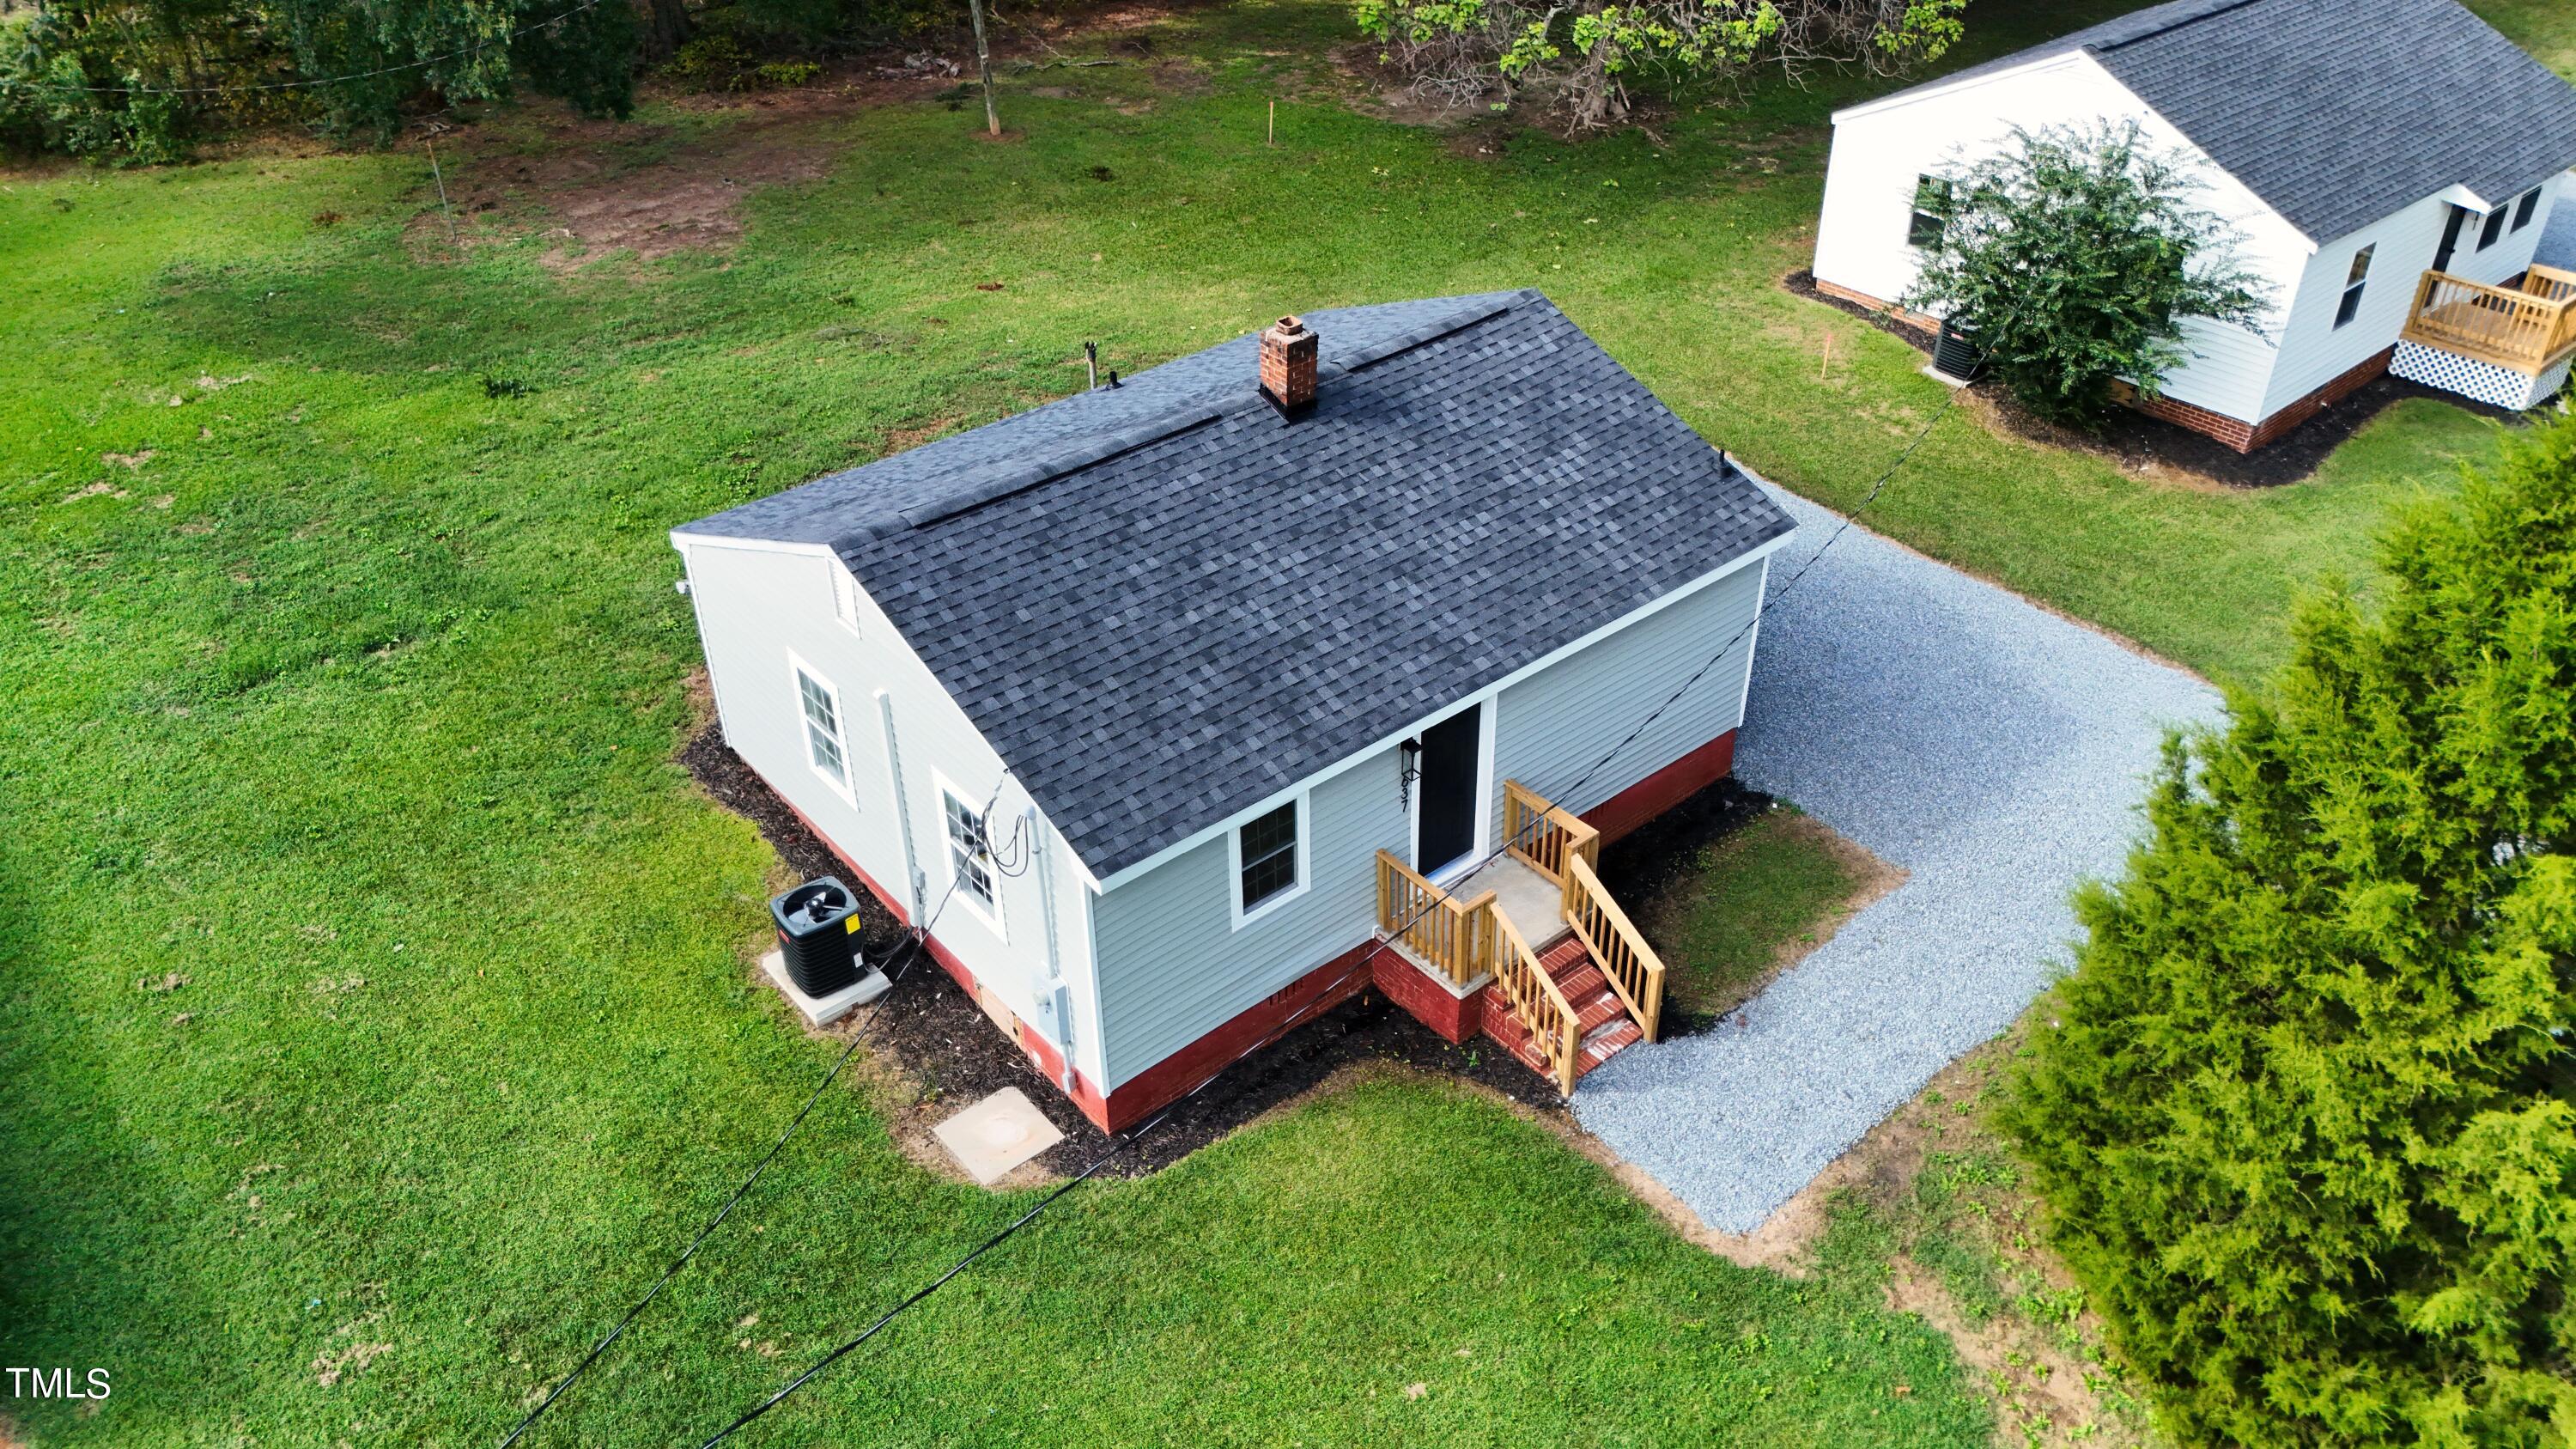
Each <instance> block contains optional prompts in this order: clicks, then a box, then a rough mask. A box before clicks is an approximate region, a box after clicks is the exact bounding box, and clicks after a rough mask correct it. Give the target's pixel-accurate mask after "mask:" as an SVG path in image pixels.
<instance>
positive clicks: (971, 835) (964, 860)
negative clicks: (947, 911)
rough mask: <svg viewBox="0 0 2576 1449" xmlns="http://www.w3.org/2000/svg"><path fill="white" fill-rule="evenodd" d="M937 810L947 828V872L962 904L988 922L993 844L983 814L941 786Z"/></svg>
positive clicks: (991, 903) (991, 912)
mask: <svg viewBox="0 0 2576 1449" xmlns="http://www.w3.org/2000/svg"><path fill="white" fill-rule="evenodd" d="M939 810H940V814H941V815H942V816H943V817H944V818H945V819H946V821H947V826H948V872H949V876H950V878H951V879H953V880H954V881H956V883H957V894H958V895H959V896H960V897H962V898H963V899H964V900H965V902H966V904H967V905H968V906H970V907H971V908H973V909H974V910H975V911H976V912H978V913H979V914H981V915H982V916H983V917H984V918H985V919H986V920H988V921H989V920H992V919H993V917H994V912H995V910H996V909H997V907H996V906H995V904H994V897H993V843H992V841H991V840H990V839H989V838H988V837H987V836H986V835H985V833H984V816H983V812H981V811H979V810H977V809H976V808H975V807H974V806H973V805H971V804H968V803H967V802H966V800H965V798H964V797H962V796H960V795H959V794H958V793H957V792H956V791H954V790H952V789H950V788H948V787H947V786H946V785H945V784H943V785H941V786H940V787H939Z"/></svg>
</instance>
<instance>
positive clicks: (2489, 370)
mask: <svg viewBox="0 0 2576 1449" xmlns="http://www.w3.org/2000/svg"><path fill="white" fill-rule="evenodd" d="M2568 361H2569V359H2567V358H2564V357H2562V358H2560V359H2558V360H2557V361H2556V362H2554V363H2552V364H2550V365H2549V367H2548V368H2547V369H2546V370H2545V371H2543V372H2542V373H2541V374H2540V375H2539V376H2538V377H2534V376H2532V375H2531V374H2529V373H2527V372H2516V371H2514V370H2513V369H2512V368H2510V367H2498V366H2496V365H2495V364H2494V363H2492V362H2480V361H2478V360H2477V359H2476V358H2473V357H2462V356H2461V355H2460V354H2458V353H2456V352H2445V351H2443V350H2442V349H2441V348H2438V347H2427V346H2425V345H2424V344H2423V343H2421V342H2400V343H2398V344H2397V355H2396V356H2395V357H2392V358H2390V359H2389V360H2388V370H2389V371H2390V372H2393V373H2395V374H2397V375H2398V376H2399V377H2402V378H2405V379H2406V380H2407V381H2409V382H2420V383H2422V384H2424V385H2425V386H2426V387H2438V388H2440V389H2441V390H2442V391H2444V392H2455V393H2458V394H2459V395H2460V396H2462V397H2465V398H2474V399H2476V400H2477V401H2479V402H2482V403H2486V404H2489V405H2490V406H2493V407H2500V408H2511V409H2513V410H2514V411H2515V412H2520V411H2522V410H2523V409H2524V408H2529V407H2538V406H2539V405H2540V404H2541V403H2542V402H2544V401H2546V400H2547V399H2548V398H2549V397H2550V396H2551V395H2553V394H2555V393H2556V392H2557V391H2558V389H2560V388H2562V387H2564V386H2566V385H2567V363H2568Z"/></svg>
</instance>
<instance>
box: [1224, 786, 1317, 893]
mask: <svg viewBox="0 0 2576 1449" xmlns="http://www.w3.org/2000/svg"><path fill="white" fill-rule="evenodd" d="M1297 847H1298V839H1297V802H1296V801H1294V800H1291V801H1289V802H1288V803H1287V804H1285V805H1282V806H1280V807H1279V808H1278V809H1276V810H1272V811H1268V812H1266V813H1264V814H1260V815H1256V816H1254V817H1253V818H1252V819H1250V820H1247V821H1245V822H1244V823H1243V824H1242V826H1240V827H1239V828H1237V830H1236V831H1235V892H1236V894H1235V903H1236V904H1235V912H1236V914H1237V916H1238V917H1241V916H1249V915H1250V914H1252V913H1253V912H1255V911H1257V910H1259V909H1261V908H1262V907H1263V906H1266V905H1271V904H1274V903H1276V902H1278V901H1282V900H1285V899H1287V898H1288V897H1289V896H1291V895H1293V894H1295V893H1296V890H1297V888H1298V885H1299V884H1300V882H1301V879H1302V875H1303V873H1302V872H1301V871H1299V870H1298V868H1297V865H1298V854H1299V852H1298V849H1297Z"/></svg>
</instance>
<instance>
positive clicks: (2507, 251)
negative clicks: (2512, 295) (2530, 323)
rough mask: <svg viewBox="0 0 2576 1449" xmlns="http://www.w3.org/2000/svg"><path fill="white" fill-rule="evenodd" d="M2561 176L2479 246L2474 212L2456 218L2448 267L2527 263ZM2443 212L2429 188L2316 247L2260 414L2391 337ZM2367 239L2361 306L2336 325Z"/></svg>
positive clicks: (2481, 270)
mask: <svg viewBox="0 0 2576 1449" xmlns="http://www.w3.org/2000/svg"><path fill="white" fill-rule="evenodd" d="M2565 184H2566V179H2565V178H2564V177H2558V178H2554V179H2553V180H2552V181H2551V182H2550V184H2549V186H2548V188H2547V189H2546V190H2545V191H2544V192H2543V193H2542V195H2541V200H2540V209H2539V210H2538V211H2536V212H2534V213H2533V214H2532V219H2531V224H2530V225H2528V226H2526V227H2524V228H2523V229H2522V230H2520V231H2514V230H2511V227H2512V225H2513V223H2512V222H2511V221H2510V220H2508V221H2507V222H2506V223H2505V225H2506V227H2507V230H2506V232H2505V234H2504V235H2503V236H2501V237H2499V238H2497V239H2496V244H2495V245H2494V246H2492V247H2489V248H2488V249H2487V250H2485V251H2483V252H2482V251H2479V250H2478V249H2477V247H2478V228H2479V225H2480V222H2481V218H2479V217H2477V216H2474V215H2473V216H2471V217H2470V218H2469V219H2468V221H2467V222H2465V223H2464V224H2462V226H2461V228H2460V243H2459V246H2458V248H2457V249H2456V250H2454V251H2453V252H2452V254H2451V267H2450V270H2451V274H2452V275H2454V276H2460V277H2467V278H2468V279H2470V280H2471V281H2477V282H2502V281H2504V280H2506V279H2507V278H2510V277H2513V276H2516V275H2519V274H2520V273H2521V272H2522V271H2523V270H2524V269H2525V268H2527V267H2529V266H2530V265H2531V261H2532V255H2533V252H2534V249H2535V248H2537V247H2538V245H2539V243H2540V237H2541V233H2542V232H2543V231H2545V230H2546V229H2547V227H2548V220H2549V213H2550V206H2551V198H2552V196H2553V195H2554V194H2555V193H2556V192H2557V191H2558V190H2559V189H2560V188H2562V187H2563V186H2564V185H2565ZM2520 200H2521V197H2520V196H2519V195H2517V196H2514V197H2511V198H2508V199H2507V200H2506V201H2505V203H2504V205H2505V206H2507V207H2512V206H2513V205H2515V204H2516V203H2518V202H2519V201H2520ZM2450 214H2451V207H2450V204H2449V203H2448V202H2445V201H2442V200H2440V199H2439V198H2436V197H2429V196H2428V197H2426V198H2425V199H2423V200H2422V201H2419V202H2417V203H2415V204H2414V205H2413V206H2410V207H2408V208H2406V209H2405V210H2404V211H2401V212H2399V213H2397V214H2396V215H2395V216H2392V217H2389V218H2388V219H2387V220H2385V221H2381V222H2378V223H2376V224H2374V225H2371V226H2366V227H2364V228H2362V229H2361V230H2359V231H2357V232H2354V233H2353V234H2352V235H2350V236H2347V237H2341V238H2338V239H2336V240H2335V241H2333V242H2331V243H2329V244H2328V245H2326V246H2324V247H2322V248H2320V249H2319V250H2318V252H2317V254H2316V256H2315V258H2314V259H2312V260H2311V261H2310V262H2309V264H2308V268H2307V272H2306V275H2305V279H2304V280H2303V281H2302V282H2301V283H2300V285H2299V294H2298V305H2297V307H2296V308H2295V309H2293V310H2292V312H2291V314H2290V319H2289V324H2288V325H2287V326H2286V327H2285V328H2284V329H2283V330H2282V334H2281V361H2280V365H2279V366H2277V367H2275V368H2274V369H2273V371H2272V385H2271V388H2270V390H2269V391H2268V392H2267V393H2266V394H2265V396H2264V399H2263V411H2264V412H2265V413H2266V414H2269V413H2272V412H2276V411H2278V410H2279V409H2281V408H2284V407H2287V406H2289V405H2290V404H2291V403H2294V402H2296V401H2298V400H2299V399H2300V398H2302V397H2305V396H2306V395H2307V394H2309V393H2311V392H2313V391H2315V390H2316V389H2318V388H2320V387H2323V386H2324V385H2325V384H2326V383H2328V382H2331V381H2332V380H2334V378H2335V377H2336V376H2337V375H2339V374H2341V373H2343V372H2345V371H2347V370H2349V369H2351V368H2353V367H2356V366H2358V365H2360V363H2361V362H2362V360H2363V359H2364V358H2367V357H2369V356H2370V355H2371V354H2372V353H2374V352H2377V351H2379V350H2380V349H2382V348H2384V347H2387V346H2388V345H2389V344H2391V343H2393V342H2395V341H2396V340H2397V334H2398V332H2399V330H2400V329H2402V328H2403V327H2404V326H2405V325H2406V314H2407V312H2408V310H2409V309H2410V308H2412V307H2413V305H2414V302H2415V288H2416V284H2417V283H2418V282H2420V281H2421V280H2422V279H2423V275H2424V273H2425V272H2426V271H2427V270H2428V269H2430V268H2431V267H2432V265H2433V258H2434V256H2435V254H2436V253H2438V252H2439V251H2440V250H2441V248H2442V230H2443V228H2444V227H2445V226H2447V225H2448V224H2449V221H2450ZM2372 245H2376V246H2377V247H2378V250H2377V251H2375V252H2373V253H2371V258H2370V284H2369V286H2368V287H2367V288H2366V289H2364V291H2363V292H2362V294H2361V310H2360V311H2359V312H2358V313H2356V314H2354V316H2353V319H2352V320H2351V321H2350V322H2347V323H2345V324H2344V325H2343V326H2341V327H2337V326H2335V325H2334V319H2335V312H2336V309H2338V308H2339V307H2341V306H2342V305H2343V284H2344V278H2345V277H2347V276H2349V275H2351V272H2352V258H2353V254H2354V253H2355V252H2357V251H2359V250H2361V249H2362V248H2363V247H2365V246H2372Z"/></svg>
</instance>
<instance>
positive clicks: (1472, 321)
mask: <svg viewBox="0 0 2576 1449" xmlns="http://www.w3.org/2000/svg"><path fill="white" fill-rule="evenodd" d="M1532 300H1544V298H1543V297H1542V296H1541V294H1540V293H1539V291H1538V289H1537V288H1535V287H1522V288H1520V289H1518V290H1517V291H1514V292H1513V293H1512V294H1511V295H1510V296H1509V297H1508V298H1506V299H1505V300H1503V301H1500V302H1480V303H1477V304H1476V305H1474V306H1470V307H1461V308H1459V309H1458V310H1457V311H1455V312H1452V313H1449V314H1448V315H1447V316H1445V317H1435V318H1433V319H1432V320H1430V321H1428V322H1425V323H1423V324H1422V325H1421V326H1419V327H1416V328H1413V329H1411V330H1410V331H1405V332H1399V333H1397V334H1396V335H1394V336H1393V337H1387V338H1381V339H1380V340H1378V341H1376V342H1373V343H1370V344H1369V345H1368V346H1366V347H1363V348H1361V349H1359V351H1357V352H1355V353H1353V354H1351V355H1350V356H1348V357H1344V358H1339V359H1336V360H1335V361H1334V362H1333V363H1332V364H1330V366H1329V367H1328V369H1327V370H1328V371H1329V372H1331V373H1332V374H1334V375H1336V376H1338V375H1341V374H1344V373H1353V372H1360V371H1364V370H1366V369H1368V368H1372V367H1375V366H1377V365H1378V364H1379V363H1381V362H1386V361H1388V360H1390V359H1393V358H1396V357H1400V356H1402V355H1404V354H1405V353H1408V352H1411V351H1412V350H1413V349H1415V348H1417V347H1422V346H1425V345H1427V344H1430V343H1433V342H1437V341H1439V340H1440V339H1441V338H1443V337H1446V336H1448V335H1450V334H1451V333H1453V332H1464V331H1466V330H1467V329H1468V328H1470V327H1473V326H1475V325H1476V324H1477V323H1479V322H1485V321H1489V320H1491V319H1493V318H1496V317H1500V316H1501V315H1503V314H1504V313H1506V312H1509V311H1510V310H1512V309H1513V308H1514V307H1517V306H1519V305H1520V304H1522V303H1524V302H1528V301H1532Z"/></svg>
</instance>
